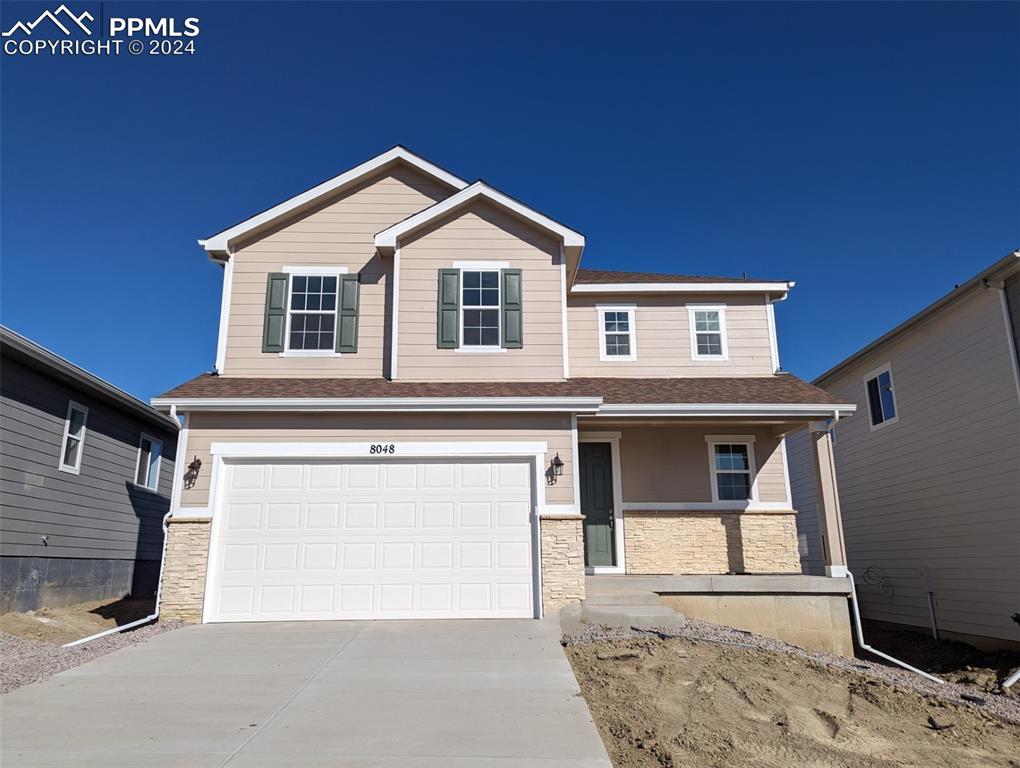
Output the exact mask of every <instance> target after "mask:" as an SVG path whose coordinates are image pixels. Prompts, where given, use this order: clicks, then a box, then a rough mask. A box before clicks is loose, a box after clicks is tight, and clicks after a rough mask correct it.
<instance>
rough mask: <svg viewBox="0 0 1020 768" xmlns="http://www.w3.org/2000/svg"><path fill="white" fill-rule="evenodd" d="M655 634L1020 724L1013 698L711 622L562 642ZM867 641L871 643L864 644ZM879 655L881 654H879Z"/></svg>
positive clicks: (602, 630)
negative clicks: (795, 659) (794, 660)
mask: <svg viewBox="0 0 1020 768" xmlns="http://www.w3.org/2000/svg"><path fill="white" fill-rule="evenodd" d="M648 634H655V635H657V636H659V637H662V638H664V639H665V638H671V637H677V638H682V639H686V640H692V641H696V642H710V643H719V644H723V645H730V646H737V647H740V646H742V647H745V648H758V649H761V650H764V651H773V652H776V653H786V654H790V655H793V656H799V657H801V658H803V659H806V660H808V661H812V662H815V663H818V664H823V665H825V666H829V667H836V668H839V669H844V670H850V671H852V672H857V673H858V674H861V675H867V676H868V677H873V678H877V679H879V680H882V681H884V682H886V683H889V684H890V685H894V686H897V687H899V688H902V689H906V690H909V691H913V692H914V693H917V694H920V695H922V696H927V697H930V698H932V699H934V700H939V701H947V702H951V703H953V704H957V705H959V706H963V707H970V708H971V709H975V710H978V711H979V712H984V713H987V714H990V715H995V716H997V717H1001V718H1002V719H1003V720H1008V721H1010V722H1013V723H1020V701H1018V700H1017V699H1015V698H1013V697H1011V696H999V695H996V694H990V693H987V692H985V691H983V690H981V689H980V688H977V687H976V686H970V685H962V684H958V683H951V682H948V681H947V682H945V683H942V684H939V683H936V682H934V681H932V680H929V679H928V678H926V677H921V676H920V675H917V674H914V673H913V672H910V671H908V670H906V669H901V668H900V667H895V666H891V665H886V664H879V663H876V662H873V661H868V660H865V659H858V658H854V659H848V658H845V657H843V656H837V655H835V654H831V653H816V652H810V651H806V650H804V649H803V648H801V647H799V646H796V645H790V644H789V643H784V642H783V641H782V640H775V639H773V638H771V637H763V636H761V635H755V634H753V633H751V632H745V631H743V630H740V629H733V628H732V627H724V626H722V625H720V624H712V623H711V622H708V621H701V620H700V619H693V618H689V617H686V616H680V615H678V616H677V621H676V622H674V623H673V624H671V625H670V626H668V627H649V628H647V629H643V628H638V627H634V628H631V629H629V630H628V629H617V628H610V627H602V626H597V625H594V624H592V625H588V626H586V627H585V628H584V630H583V631H582V632H581V633H580V634H576V635H571V636H567V635H564V636H563V640H562V642H563V645H576V644H579V643H593V642H598V641H602V640H628V639H633V638H634V637H638V636H641V635H648ZM865 639H867V638H865ZM879 650H882V649H881V648H879ZM963 694H967V695H968V696H974V697H977V698H980V699H982V700H983V701H984V704H979V703H977V702H974V701H971V700H968V699H965V698H962V696H963Z"/></svg>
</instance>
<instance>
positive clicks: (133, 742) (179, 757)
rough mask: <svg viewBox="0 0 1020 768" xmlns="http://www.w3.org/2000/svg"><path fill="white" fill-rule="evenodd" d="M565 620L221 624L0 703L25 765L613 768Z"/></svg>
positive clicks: (11, 744) (8, 765) (6, 752)
mask: <svg viewBox="0 0 1020 768" xmlns="http://www.w3.org/2000/svg"><path fill="white" fill-rule="evenodd" d="M558 638H559V625H558V623H557V622H556V621H555V620H553V621H548V620H546V621H528V620H513V621H502V620H491V621H399V622H322V623H308V622H296V623H288V624H208V625H203V626H194V627H188V628H186V629H181V630H178V631H176V632H170V633H167V634H164V635H160V636H158V637H156V638H154V639H152V640H150V641H149V642H147V643H143V644H140V645H137V646H133V647H131V648H127V649H124V650H121V651H117V652H116V653H113V654H110V655H109V656H104V657H102V658H100V659H97V660H95V661H93V662H91V663H89V664H86V665H84V666H81V667H78V668H76V669H72V670H68V671H67V672H64V673H62V674H59V675H57V676H56V677H53V678H51V679H50V680H48V681H46V682H43V683H38V684H36V685H30V686H28V687H26V688H22V689H20V690H18V691H15V692H14V693H11V694H8V695H7V696H5V697H3V699H2V700H0V705H2V709H0V717H2V736H0V738H2V760H0V762H2V764H3V766H4V768H15V766H58V765H59V766H104V768H106V767H109V766H128V765H130V766H138V768H147V767H150V766H159V767H160V768H166V767H167V766H188V767H189V768H200V767H203V766H227V765H229V766H231V767H232V768H242V767H254V766H258V767H259V768H266V767H267V766H288V767H289V766H303V767H304V768H315V767H316V766H331V768H340V767H342V766H363V767H365V768H374V767H375V766H387V767H389V766H420V767H421V768H440V767H441V768H461V767H462V766H472V767H473V768H485V767H486V766H491V767H492V768H497V767H498V768H505V767H506V766H536V767H537V766H542V768H566V767H567V766H570V768H596V766H597V767H598V768H609V766H610V762H609V758H608V757H607V755H606V751H605V748H604V747H603V745H602V741H601V739H600V738H599V735H598V732H597V731H596V729H595V726H594V725H593V723H592V721H591V717H590V716H589V714H588V708H587V706H586V705H585V703H584V700H583V699H582V698H581V697H580V695H579V694H578V688H577V683H576V681H575V680H574V676H573V673H572V672H571V670H570V665H569V664H568V662H567V660H566V657H565V656H564V654H563V650H562V649H561V648H560V646H559V643H558Z"/></svg>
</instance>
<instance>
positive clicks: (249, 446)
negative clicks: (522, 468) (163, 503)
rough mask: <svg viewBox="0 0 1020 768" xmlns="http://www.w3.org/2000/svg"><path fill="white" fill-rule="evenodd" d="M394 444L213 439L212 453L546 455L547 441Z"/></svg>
mask: <svg viewBox="0 0 1020 768" xmlns="http://www.w3.org/2000/svg"><path fill="white" fill-rule="evenodd" d="M382 444H383V445H386V446H390V445H392V446H393V452H392V453H373V452H372V450H373V448H378V447H379V446H380V443H213V444H212V445H211V446H210V448H209V453H211V454H212V455H213V456H218V457H221V458H225V459H230V458H236V459H263V458H301V459H322V458H370V459H376V460H379V461H388V460H391V459H397V458H400V457H429V456H440V457H444V458H457V457H462V456H529V457H530V456H538V455H543V456H544V455H545V453H547V451H548V444H547V443H545V442H513V441H507V442H477V443H475V442H456V443H448V442H440V441H437V442H432V443H402V442H394V443H382Z"/></svg>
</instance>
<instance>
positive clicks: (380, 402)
mask: <svg viewBox="0 0 1020 768" xmlns="http://www.w3.org/2000/svg"><path fill="white" fill-rule="evenodd" d="M601 404H602V398H601V397H364V398H331V397H322V398H318V397H289V398H288V397H253V398H221V397H204V398H203V397H196V398H163V397H157V398H153V400H152V405H153V407H155V408H168V407H170V406H171V405H176V406H177V407H178V408H180V409H182V410H187V411H189V412H190V411H373V412H381V413H385V412H394V411H436V412H452V411H468V412H488V411H523V412H528V411H531V412H534V411H557V412H567V413H589V414H591V413H595V412H596V411H597V410H598V408H599V406H600V405H601Z"/></svg>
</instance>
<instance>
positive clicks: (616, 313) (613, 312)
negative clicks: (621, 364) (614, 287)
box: [597, 306, 637, 361]
mask: <svg viewBox="0 0 1020 768" xmlns="http://www.w3.org/2000/svg"><path fill="white" fill-rule="evenodd" d="M597 310H598V323H599V360H604V361H612V360H637V338H636V333H635V330H634V307H633V306H600V307H597Z"/></svg>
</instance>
